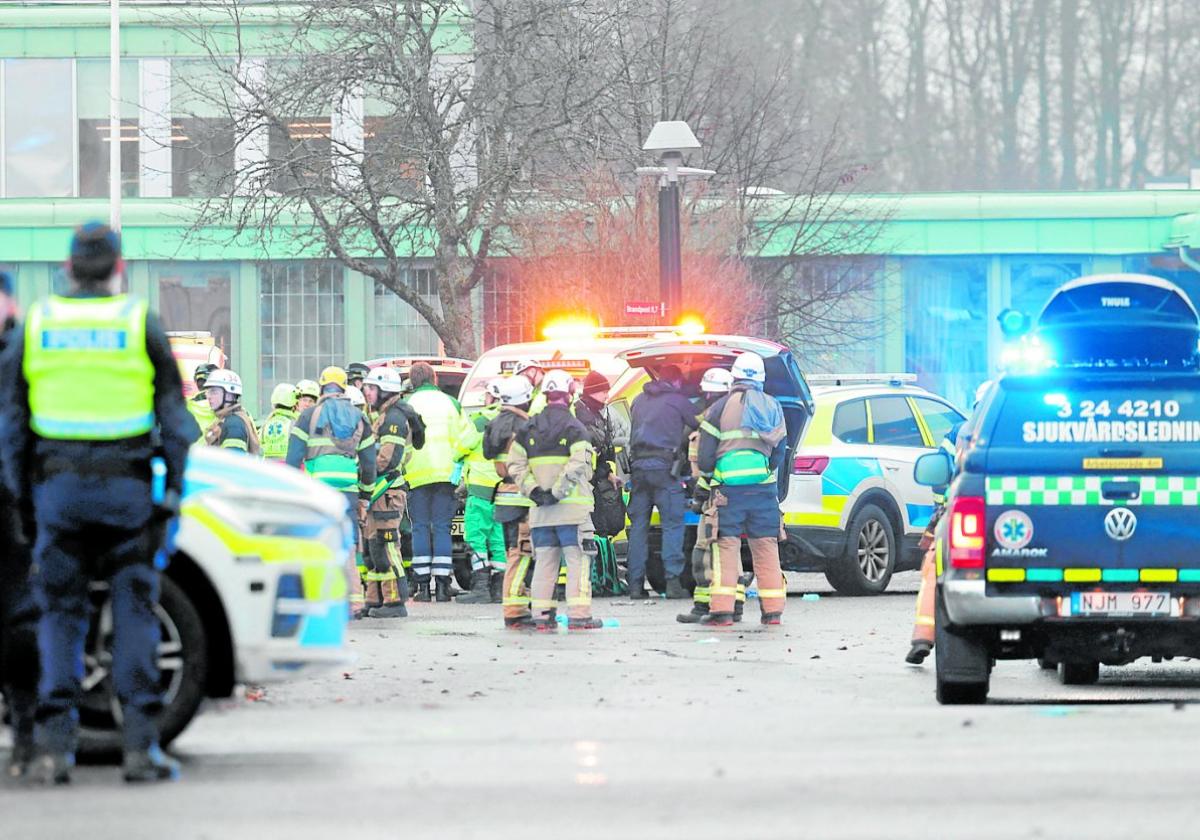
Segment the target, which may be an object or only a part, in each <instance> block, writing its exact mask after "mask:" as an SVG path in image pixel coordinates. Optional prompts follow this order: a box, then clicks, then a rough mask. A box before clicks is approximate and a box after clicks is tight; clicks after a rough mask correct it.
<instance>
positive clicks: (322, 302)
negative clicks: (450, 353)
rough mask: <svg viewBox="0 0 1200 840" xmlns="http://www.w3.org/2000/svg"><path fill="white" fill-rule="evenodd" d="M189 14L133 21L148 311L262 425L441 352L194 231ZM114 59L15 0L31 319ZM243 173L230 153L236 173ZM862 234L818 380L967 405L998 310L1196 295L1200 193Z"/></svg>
mask: <svg viewBox="0 0 1200 840" xmlns="http://www.w3.org/2000/svg"><path fill="white" fill-rule="evenodd" d="M185 14H186V15H188V17H187V20H188V21H191V22H192V23H193V24H197V25H199V24H203V25H206V26H216V25H217V24H218V23H219V22H220V21H221V20H223V18H218V17H215V16H213V15H212V13H211V12H208V11H205V10H196V9H192V10H187V9H185V8H180V7H179V6H173V7H172V6H162V7H159V6H133V7H128V8H125V9H124V10H123V12H122V92H121V99H122V101H123V103H124V106H123V111H122V126H121V135H120V137H119V142H121V144H122V154H121V161H122V177H121V184H122V195H123V197H122V214H121V216H122V235H123V239H124V246H125V255H126V260H127V269H126V282H127V285H128V288H130V289H131V290H132V291H134V292H136V293H139V294H142V295H145V296H147V297H149V299H150V300H151V302H152V303H153V304H154V306H155V307H156V308H157V309H158V310H159V311H160V312H161V313H162V316H163V318H164V321H165V323H166V325H167V327H168V328H169V329H179V330H208V331H210V332H212V333H213V334H214V336H215V337H216V339H217V341H218V342H219V343H220V344H221V345H222V346H223V347H224V348H225V349H226V350H227V352H228V353H229V355H230V358H231V360H232V365H233V366H234V367H235V369H237V370H238V372H239V373H241V374H242V377H243V379H244V381H245V383H246V386H247V394H248V402H249V403H250V404H251V405H252V406H255V407H258V408H259V409H261V408H262V401H263V399H265V395H266V394H269V393H270V389H271V387H272V386H273V385H274V384H275V383H276V382H279V381H295V380H296V379H299V378H303V377H312V376H314V375H315V374H316V373H317V372H318V371H319V370H320V369H321V368H322V367H323V366H325V365H327V364H331V363H345V362H348V361H354V360H364V359H369V358H374V357H379V356H387V355H404V354H415V353H437V352H438V350H439V344H438V341H437V338H436V336H435V335H434V333H433V331H432V330H431V329H430V328H429V326H428V325H427V324H425V323H424V322H423V321H422V319H421V318H420V317H419V316H418V315H417V314H416V312H415V311H414V310H413V309H412V308H411V307H410V306H408V305H407V304H405V303H403V302H402V301H401V300H400V299H399V298H397V297H396V296H395V295H394V294H393V293H391V292H390V291H388V290H387V289H384V288H382V287H379V286H377V284H376V283H375V282H374V281H372V280H369V279H367V278H365V277H363V276H362V275H359V274H357V273H355V272H351V271H348V270H345V269H344V268H343V267H341V266H340V265H338V264H336V263H333V262H330V261H328V260H325V259H322V258H321V257H322V255H321V254H317V253H308V252H306V251H305V250H304V249H302V248H299V247H297V246H295V245H294V244H293V243H288V242H286V241H278V242H276V243H275V244H273V245H271V246H269V247H263V246H259V245H252V244H239V243H238V242H236V241H232V237H231V236H230V235H229V233H228V232H227V231H222V230H207V231H205V235H204V236H202V237H195V236H188V232H189V228H190V225H191V220H192V219H193V218H194V212H195V208H196V206H197V202H198V201H199V196H201V195H203V191H204V189H205V183H206V181H205V179H204V178H203V177H201V176H200V175H198V174H197V167H196V166H195V165H194V164H195V161H192V160H189V159H188V156H187V151H186V144H184V143H182V142H178V141H177V138H180V137H183V138H186V137H187V135H188V133H189V132H190V131H193V130H195V129H196V128H197V126H193V125H191V124H189V122H188V120H203V119H204V115H203V114H197V113H196V111H195V110H194V109H189V108H185V103H183V102H182V101H181V100H182V99H183V98H184V95H185V94H184V92H183V91H184V88H185V87H186V86H185V85H183V84H182V83H181V82H182V80H189V79H190V80H192V81H193V82H194V80H195V79H196V78H197V74H200V73H202V72H203V71H202V65H203V64H204V62H205V61H206V59H204V58H203V56H202V55H201V51H200V48H199V47H198V45H197V44H196V43H195V39H194V38H190V37H188V35H187V30H186V25H185V24H184V23H183V22H181V21H183V18H182V17H181V16H183V15H185ZM247 15H248V18H247V27H246V29H245V30H244V33H243V34H244V36H245V38H246V42H247V43H248V44H249V45H250V46H251V47H253V45H254V42H255V40H256V39H259V40H260V41H261V42H262V43H266V41H267V39H268V38H269V36H270V35H271V33H272V32H278V31H280V27H281V25H283V23H284V22H286V20H287V7H286V6H285V5H266V6H255V7H248V8H247ZM107 58H108V12H107V11H106V10H105V9H102V8H94V9H93V8H83V7H70V6H45V7H37V6H28V5H23V6H20V7H12V6H5V5H4V4H3V3H0V268H4V269H7V270H10V271H13V272H14V274H15V277H16V279H17V287H18V295H19V298H20V302H21V303H23V304H28V303H29V302H30V301H31V300H33V299H35V298H36V297H38V296H40V295H44V294H47V293H50V292H52V291H55V290H58V289H60V288H62V287H63V284H65V282H66V278H65V275H64V272H63V268H62V262H63V259H64V256H65V254H66V249H67V243H68V240H69V238H70V233H71V230H72V229H73V228H74V227H75V226H76V225H78V224H80V223H81V222H83V221H86V220H89V219H107V218H108V215H109V206H108V183H109V179H108V144H109V142H110V140H111V138H110V137H109V125H108V61H107ZM185 113H186V115H187V116H186V117H185V116H184V114H185ZM303 129H304V126H300V130H303ZM238 163H239V158H238V157H237V155H233V156H231V157H230V159H229V160H228V161H227V165H229V166H237V165H238ZM768 209H769V207H767V208H765V210H764V212H766V211H767V210H768ZM823 223H824V224H834V225H836V224H840V223H843V222H842V221H841V220H837V219H829V220H824V221H823ZM845 223H846V224H849V223H850V222H849V221H846V222H845ZM864 223H869V224H870V225H872V226H873V232H872V235H871V236H870V237H869V238H868V239H867V240H865V241H867V243H868V244H866V245H865V246H864V247H863V248H862V250H863V251H864V252H865V253H863V254H861V255H856V256H845V257H841V258H839V259H840V260H842V261H852V262H854V264H855V265H856V266H858V269H857V270H858V271H859V272H860V273H861V274H862V282H861V283H860V285H859V287H858V288H857V289H856V291H855V293H854V296H855V302H854V305H855V306H856V307H865V308H866V310H867V311H869V313H870V314H871V315H872V318H869V319H867V320H870V321H872V322H873V323H875V324H877V326H876V327H874V328H872V329H870V330H866V331H864V332H863V334H861V335H857V336H854V337H852V338H846V339H845V340H841V341H832V342H831V341H829V340H827V339H828V337H827V336H826V337H825V339H826V340H822V341H817V340H816V339H815V338H814V340H813V341H812V342H811V346H806V341H805V339H804V336H803V334H801V336H800V338H799V339H798V341H797V342H796V343H797V350H798V351H799V353H800V356H801V358H802V359H803V360H804V361H805V364H806V365H807V367H808V368H809V369H810V370H813V371H828V372H836V371H847V372H849V371H877V372H881V371H889V372H890V371H912V372H915V373H917V374H918V375H919V377H920V381H921V383H922V384H924V385H926V386H927V387H930V388H932V389H934V390H937V391H940V392H942V393H944V394H945V395H947V396H948V397H950V398H951V399H952V400H955V401H957V402H959V403H966V402H967V401H968V400H969V397H970V394H971V393H972V392H973V391H974V388H975V386H976V385H977V384H978V383H979V382H980V381H982V380H983V379H984V378H986V377H988V376H989V375H992V374H994V373H995V367H996V361H997V359H998V356H999V351H1000V336H999V333H998V329H997V328H996V326H995V316H996V315H997V314H998V313H999V312H1000V311H1001V310H1003V309H1004V308H1006V307H1009V306H1014V307H1017V308H1021V309H1024V310H1027V311H1030V312H1033V313H1036V311H1037V310H1038V308H1039V307H1040V306H1041V304H1042V303H1043V302H1044V301H1045V299H1046V297H1047V296H1048V294H1049V292H1050V291H1051V290H1052V289H1053V288H1054V287H1055V286H1057V285H1058V284H1059V283H1061V282H1063V281H1064V280H1067V279H1070V278H1071V277H1075V276H1078V275H1080V274H1087V273H1105V272H1119V271H1136V272H1147V273H1152V274H1156V275H1158V276H1162V277H1167V278H1169V279H1172V280H1174V281H1176V282H1178V283H1180V284H1181V285H1182V286H1183V287H1184V288H1185V289H1186V290H1187V291H1189V293H1191V294H1192V295H1193V297H1194V298H1196V297H1197V296H1200V274H1198V273H1197V272H1196V271H1195V270H1193V268H1192V267H1191V265H1192V264H1194V261H1193V260H1191V256H1190V255H1191V252H1190V251H1188V250H1187V248H1191V247H1200V191H1191V190H1155V191H1151V190H1147V191H1140V192H1107V193H1022V194H997V193H992V194H988V193H980V194H930V195H901V196H871V197H866V198H863V199H861V200H859V201H858V202H856V203H855V205H854V220H853V224H855V225H857V226H862V225H863V224H864ZM786 239H787V236H786V230H784V231H781V232H780V236H779V237H778V240H779V241H778V242H774V241H768V242H767V243H766V244H765V246H764V247H763V249H762V253H761V255H760V257H759V258H760V259H763V260H770V259H781V258H782V257H783V256H784V255H783V253H782V251H783V250H784V248H783V246H782V244H780V243H782V242H783V241H784V240H786ZM1181 246H1182V247H1183V248H1184V250H1182V251H1181V250H1180V248H1181ZM406 279H407V281H408V282H409V283H411V284H412V285H413V286H415V287H416V288H417V290H418V291H419V293H421V294H423V295H427V296H428V297H429V299H430V300H431V301H432V300H436V294H435V288H434V278H433V276H432V272H431V270H430V267H429V265H428V264H427V263H424V262H422V261H420V260H414V262H413V264H412V266H411V269H410V270H409V272H408V275H407V278H406ZM811 280H812V278H809V279H808V281H806V282H811ZM797 282H801V280H799V279H798V280H797ZM685 285H686V278H685ZM836 293H837V289H836V288H831V289H830V294H836ZM685 294H686V291H685ZM478 303H479V306H478V311H479V313H480V318H481V324H480V327H481V329H480V331H479V332H480V334H481V335H483V336H484V339H485V343H487V344H492V343H496V342H501V341H507V340H516V339H517V338H526V337H528V334H529V331H530V328H531V325H529V324H527V323H526V322H525V320H524V318H523V311H522V309H523V308H522V307H521V305H520V301H519V299H515V298H514V295H513V294H512V291H511V289H506V288H504V287H503V286H500V285H497V286H494V287H487V288H483V289H481V290H480V293H479V298H478Z"/></svg>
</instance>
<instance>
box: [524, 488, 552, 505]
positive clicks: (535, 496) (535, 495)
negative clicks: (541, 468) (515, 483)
mask: <svg viewBox="0 0 1200 840" xmlns="http://www.w3.org/2000/svg"><path fill="white" fill-rule="evenodd" d="M529 498H530V500H531V501H532V502H533V503H534V504H535V505H537V506H538V507H545V506H547V505H556V504H558V497H557V496H555V495H554V494H553V493H551V492H550V491H549V490H543V489H542V488H541V487H535V488H533V491H532V492H531V493H530V494H529Z"/></svg>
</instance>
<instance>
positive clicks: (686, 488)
mask: <svg viewBox="0 0 1200 840" xmlns="http://www.w3.org/2000/svg"><path fill="white" fill-rule="evenodd" d="M683 492H684V495H686V496H695V494H696V479H695V477H694V476H690V475H689V476H688V477H687V479H686V480H685V481H684V482H683Z"/></svg>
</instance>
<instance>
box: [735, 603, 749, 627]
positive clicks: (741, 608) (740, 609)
mask: <svg viewBox="0 0 1200 840" xmlns="http://www.w3.org/2000/svg"><path fill="white" fill-rule="evenodd" d="M745 611H746V602H745V601H734V602H733V620H734V621H735V622H738V621H741V620H742V613H744V612H745Z"/></svg>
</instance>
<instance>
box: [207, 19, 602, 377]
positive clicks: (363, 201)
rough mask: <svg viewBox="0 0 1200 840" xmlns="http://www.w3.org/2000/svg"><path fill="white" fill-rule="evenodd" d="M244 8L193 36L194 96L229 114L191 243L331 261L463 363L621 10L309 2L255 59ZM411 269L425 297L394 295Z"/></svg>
mask: <svg viewBox="0 0 1200 840" xmlns="http://www.w3.org/2000/svg"><path fill="white" fill-rule="evenodd" d="M243 6H244V4H243V2H242V0H225V2H221V3H220V4H219V7H220V8H222V9H224V10H225V11H226V13H227V14H228V17H229V21H230V25H229V26H228V27H223V28H215V27H196V28H195V29H192V30H190V31H192V32H195V33H198V34H197V35H196V36H195V37H196V38H197V39H198V42H199V44H200V46H201V47H202V48H203V49H204V51H205V53H206V54H207V55H208V56H209V58H210V59H211V63H212V66H213V68H214V69H215V71H216V72H217V73H218V75H219V76H220V77H221V79H222V81H223V84H221V85H214V86H211V87H210V88H209V89H208V90H197V91H195V94H196V95H198V96H206V97H207V103H208V104H209V105H210V106H213V105H216V106H219V107H220V108H223V109H224V110H225V113H226V116H227V122H228V124H229V125H231V126H232V130H233V135H234V136H233V144H234V147H235V149H237V157H238V160H237V161H236V166H235V167H234V170H233V171H232V172H231V173H230V174H229V178H228V182H227V183H226V184H225V189H224V191H223V193H222V194H220V195H217V196H214V197H211V198H209V199H208V200H207V201H205V202H204V204H203V208H202V210H201V212H200V214H199V218H198V219H197V224H196V226H195V230H196V231H197V234H198V235H199V232H200V231H211V230H213V229H214V228H216V229H227V230H229V231H230V235H231V237H232V238H236V239H238V240H240V241H247V240H250V241H255V242H267V241H270V240H279V239H281V238H284V239H288V240H289V241H291V242H293V243H295V246H296V247H297V248H298V249H302V250H303V251H305V252H307V253H314V254H318V255H324V256H328V257H330V258H333V259H335V260H337V261H338V262H340V263H342V264H343V265H345V266H346V267H348V268H350V269H351V270H353V271H357V272H360V273H362V274H363V275H365V276H367V277H370V278H372V279H374V280H375V281H377V282H379V283H381V284H383V285H384V286H386V287H387V288H389V289H391V290H392V291H393V292H395V293H396V294H397V295H398V296H399V297H400V298H401V299H403V300H404V301H405V302H407V303H408V304H410V305H411V306H412V307H413V308H414V309H415V310H416V311H417V312H418V313H419V314H420V315H421V317H422V318H424V319H425V320H426V321H428V322H429V324H430V325H431V326H432V327H433V329H434V330H435V331H436V333H437V334H438V336H439V337H440V338H441V340H442V342H443V343H444V345H445V347H446V350H447V352H449V353H453V354H457V355H464V356H468V357H469V356H473V355H475V354H476V353H477V352H478V349H479V342H478V338H477V336H476V332H475V324H476V319H475V317H474V314H475V313H474V305H473V297H474V293H475V290H476V288H477V287H478V286H479V284H480V283H481V281H482V280H483V278H484V276H485V274H486V269H487V265H488V262H489V260H491V259H493V258H495V257H496V256H498V255H503V254H504V252H505V251H504V248H505V242H504V230H505V225H506V224H507V222H508V220H509V217H510V216H511V214H512V212H513V210H514V208H515V207H517V206H518V205H520V204H521V203H522V202H524V201H527V200H528V194H529V188H530V185H529V167H530V166H531V165H532V164H533V163H534V162H535V161H537V160H539V159H542V158H545V157H548V156H552V154H551V153H552V151H553V150H554V149H555V148H556V147H559V146H564V145H567V144H569V143H570V142H572V141H573V140H574V132H575V130H576V126H577V124H578V123H579V121H580V120H584V119H586V117H587V116H588V115H591V114H593V113H594V104H595V102H596V101H597V100H598V97H599V94H600V93H601V92H602V91H603V90H604V89H605V87H606V80H605V79H604V78H603V77H602V76H601V75H600V71H601V69H602V64H601V63H600V62H599V61H598V57H599V56H600V55H601V53H602V51H603V50H605V49H607V48H608V46H609V44H610V43H611V38H610V36H611V25H612V23H613V21H614V20H615V19H616V16H617V15H619V13H620V9H619V4H613V3H606V2H601V0H568V1H567V2H564V0H474V1H473V2H470V3H468V2H465V1H464V0H377V2H372V3H361V2H359V1H358V0H323V1H322V2H321V3H314V4H312V5H309V6H304V7H301V8H302V9H303V11H302V12H301V14H300V15H299V17H298V18H297V19H296V20H295V22H294V25H293V26H292V27H291V28H290V29H288V31H287V32H286V35H285V37H282V38H280V39H278V40H277V41H275V42H273V43H271V44H269V45H267V47H266V49H264V45H262V44H257V45H256V48H255V50H254V51H253V53H252V52H251V51H250V50H249V49H248V48H247V47H246V46H245V43H244V39H246V38H247V37H248V36H249V34H250V33H249V30H248V27H246V26H245V25H244V24H243V12H244V8H243ZM230 39H233V41H234V42H235V46H234V49H233V52H234V54H235V56H236V58H235V60H234V61H233V62H229V61H228V59H227V56H228V55H229V53H230V51H231V50H230V43H229V41H230ZM263 54H266V55H269V56H271V58H270V59H262V58H257V57H256V56H260V55H263ZM414 259H428V260H431V261H432V264H433V266H434V274H435V277H436V295H435V296H432V297H431V296H429V295H427V294H423V293H422V290H421V289H418V288H416V287H414V286H412V285H410V284H409V283H408V282H406V277H407V276H408V272H407V268H408V267H409V266H410V265H411V264H412V261H413V260H414Z"/></svg>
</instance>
